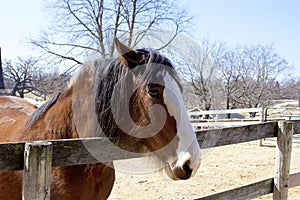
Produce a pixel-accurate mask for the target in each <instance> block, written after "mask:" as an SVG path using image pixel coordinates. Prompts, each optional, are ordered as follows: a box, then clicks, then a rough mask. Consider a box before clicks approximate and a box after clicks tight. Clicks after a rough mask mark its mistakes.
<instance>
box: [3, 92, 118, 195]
mask: <svg viewBox="0 0 300 200" xmlns="http://www.w3.org/2000/svg"><path fill="white" fill-rule="evenodd" d="M70 90H71V89H70ZM70 90H68V91H66V92H64V93H62V94H61V95H60V97H59V98H58V99H57V101H56V103H55V105H53V106H52V107H51V108H49V110H47V112H46V113H45V114H44V115H43V116H42V117H41V118H40V119H39V120H38V121H37V122H36V123H35V124H34V125H33V126H31V127H28V126H27V125H26V122H27V120H28V118H29V116H30V114H32V113H33V112H34V111H35V109H36V107H35V106H34V105H32V104H30V103H28V102H26V101H24V100H23V99H20V98H16V97H0V104H1V105H3V106H1V108H0V110H1V111H0V113H1V115H0V119H7V120H5V121H2V122H1V123H0V128H1V129H0V130H1V133H9V135H4V134H0V141H1V142H15V141H33V140H50V139H51V140H52V139H67V138H77V137H78V134H77V132H76V128H75V127H74V124H73V122H72V116H71V115H72V112H71V102H72V99H71V93H72V91H70ZM4 102H5V104H4ZM62 122H64V123H62ZM110 165H112V163H110ZM114 177H115V173H114V169H113V168H112V166H109V163H106V164H102V163H97V164H89V165H78V166H69V167H55V168H53V169H52V174H51V179H52V182H51V183H52V184H51V199H62V200H64V199H68V200H71V199H74V200H75V199H107V197H108V196H109V194H110V192H111V189H112V187H113V183H114ZM22 181H23V172H22V171H14V172H3V173H0V199H21V197H22V196H21V195H22Z"/></svg>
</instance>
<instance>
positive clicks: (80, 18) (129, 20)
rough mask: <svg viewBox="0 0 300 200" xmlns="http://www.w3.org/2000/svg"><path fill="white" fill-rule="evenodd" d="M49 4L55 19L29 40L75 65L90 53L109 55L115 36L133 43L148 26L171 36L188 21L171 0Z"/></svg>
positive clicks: (79, 0) (84, 0)
mask: <svg viewBox="0 0 300 200" xmlns="http://www.w3.org/2000/svg"><path fill="white" fill-rule="evenodd" d="M49 8H50V10H53V12H54V13H56V20H55V21H54V22H53V23H51V24H50V27H49V29H48V30H47V31H44V33H42V34H41V35H40V38H39V39H31V42H32V43H33V44H34V45H36V46H38V47H40V48H41V49H43V50H44V52H46V53H47V54H48V55H47V56H49V54H50V55H51V56H52V57H53V58H55V59H56V61H62V60H63V61H65V60H68V61H71V62H72V63H73V64H75V65H76V64H81V63H82V62H83V60H84V59H86V57H87V56H91V55H96V56H98V55H100V56H101V57H103V58H105V57H111V56H112V55H113V54H114V47H113V45H114V44H113V43H112V41H113V38H114V37H115V36H118V37H119V38H121V39H122V40H123V41H125V40H127V43H128V45H129V46H132V47H134V46H136V45H137V44H138V43H139V42H140V41H141V40H142V38H143V37H145V36H146V35H147V34H148V33H149V32H150V30H161V29H164V30H165V29H169V30H172V31H174V37H175V36H176V35H177V33H179V32H181V31H183V30H184V29H186V27H187V26H189V21H190V19H189V18H188V17H187V14H186V12H185V10H184V9H181V8H179V7H178V6H176V1H175V0H171V1H166V0H112V1H104V0H72V1H71V0H54V1H51V3H50V5H49ZM174 37H172V38H174ZM168 42H170V41H165V43H166V44H167V43H168Z"/></svg>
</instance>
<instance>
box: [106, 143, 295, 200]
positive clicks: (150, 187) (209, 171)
mask: <svg viewBox="0 0 300 200" xmlns="http://www.w3.org/2000/svg"><path fill="white" fill-rule="evenodd" d="M275 145H276V142H274V141H270V140H267V141H264V146H263V147H259V146H258V141H253V142H249V143H241V144H236V145H228V146H223V147H216V148H213V149H211V150H210V151H205V152H203V154H205V155H204V158H203V160H202V165H201V167H200V169H199V171H198V172H197V174H196V176H195V177H193V178H192V179H189V180H186V181H173V180H171V179H169V178H168V177H167V175H166V174H165V173H164V172H162V171H155V172H153V171H152V172H148V173H137V172H138V171H139V170H138V169H137V168H138V167H137V168H135V167H134V166H133V165H130V164H131V163H132V162H137V165H138V166H139V167H140V168H145V167H147V166H149V162H147V161H145V159H134V160H135V161H134V160H123V161H116V162H115V165H116V168H118V169H119V170H117V172H116V182H115V185H114V188H113V191H112V194H111V196H110V198H109V199H110V200H113V199H116V200H119V199H133V200H134V199H170V200H179V199H194V198H197V197H200V196H204V195H208V194H211V193H215V192H220V191H223V190H227V189H231V188H234V187H238V186H242V185H245V184H249V183H253V182H256V181H260V180H263V179H266V178H270V177H273V176H274V163H275ZM299 155H300V144H295V143H294V144H293V151H292V162H291V173H292V172H299V171H300V156H299ZM120 169H121V170H120ZM123 169H125V170H123ZM146 171H147V170H146ZM148 171H151V170H148ZM258 199H264V200H266V199H272V194H271V195H266V196H263V197H260V198H258ZM289 199H291V200H300V187H299V186H298V187H295V188H292V189H290V190H289Z"/></svg>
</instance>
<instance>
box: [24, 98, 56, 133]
mask: <svg viewBox="0 0 300 200" xmlns="http://www.w3.org/2000/svg"><path fill="white" fill-rule="evenodd" d="M59 96H60V93H59V94H57V95H55V96H54V97H52V98H51V99H50V100H49V101H47V102H46V103H44V104H43V105H42V106H40V107H39V108H37V109H36V110H35V111H34V112H33V113H32V114H31V115H30V117H29V118H28V119H27V121H26V126H28V127H29V126H32V125H33V124H34V123H35V122H36V121H38V120H39V119H40V118H41V117H42V116H43V115H44V114H45V113H46V112H47V110H49V108H51V106H53V105H54V104H55V103H56V101H57V99H58V98H59Z"/></svg>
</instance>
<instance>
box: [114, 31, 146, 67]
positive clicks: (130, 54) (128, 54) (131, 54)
mask: <svg viewBox="0 0 300 200" xmlns="http://www.w3.org/2000/svg"><path fill="white" fill-rule="evenodd" d="M114 42H115V46H116V49H117V51H118V53H119V56H120V58H121V61H122V63H123V64H125V65H127V66H128V67H129V68H130V69H132V68H134V67H136V66H137V65H138V64H139V63H140V61H141V57H140V56H139V55H138V54H137V52H136V51H134V50H133V49H132V48H130V47H129V46H127V45H125V44H123V43H122V42H120V41H119V39H118V38H116V37H115V39H114Z"/></svg>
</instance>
